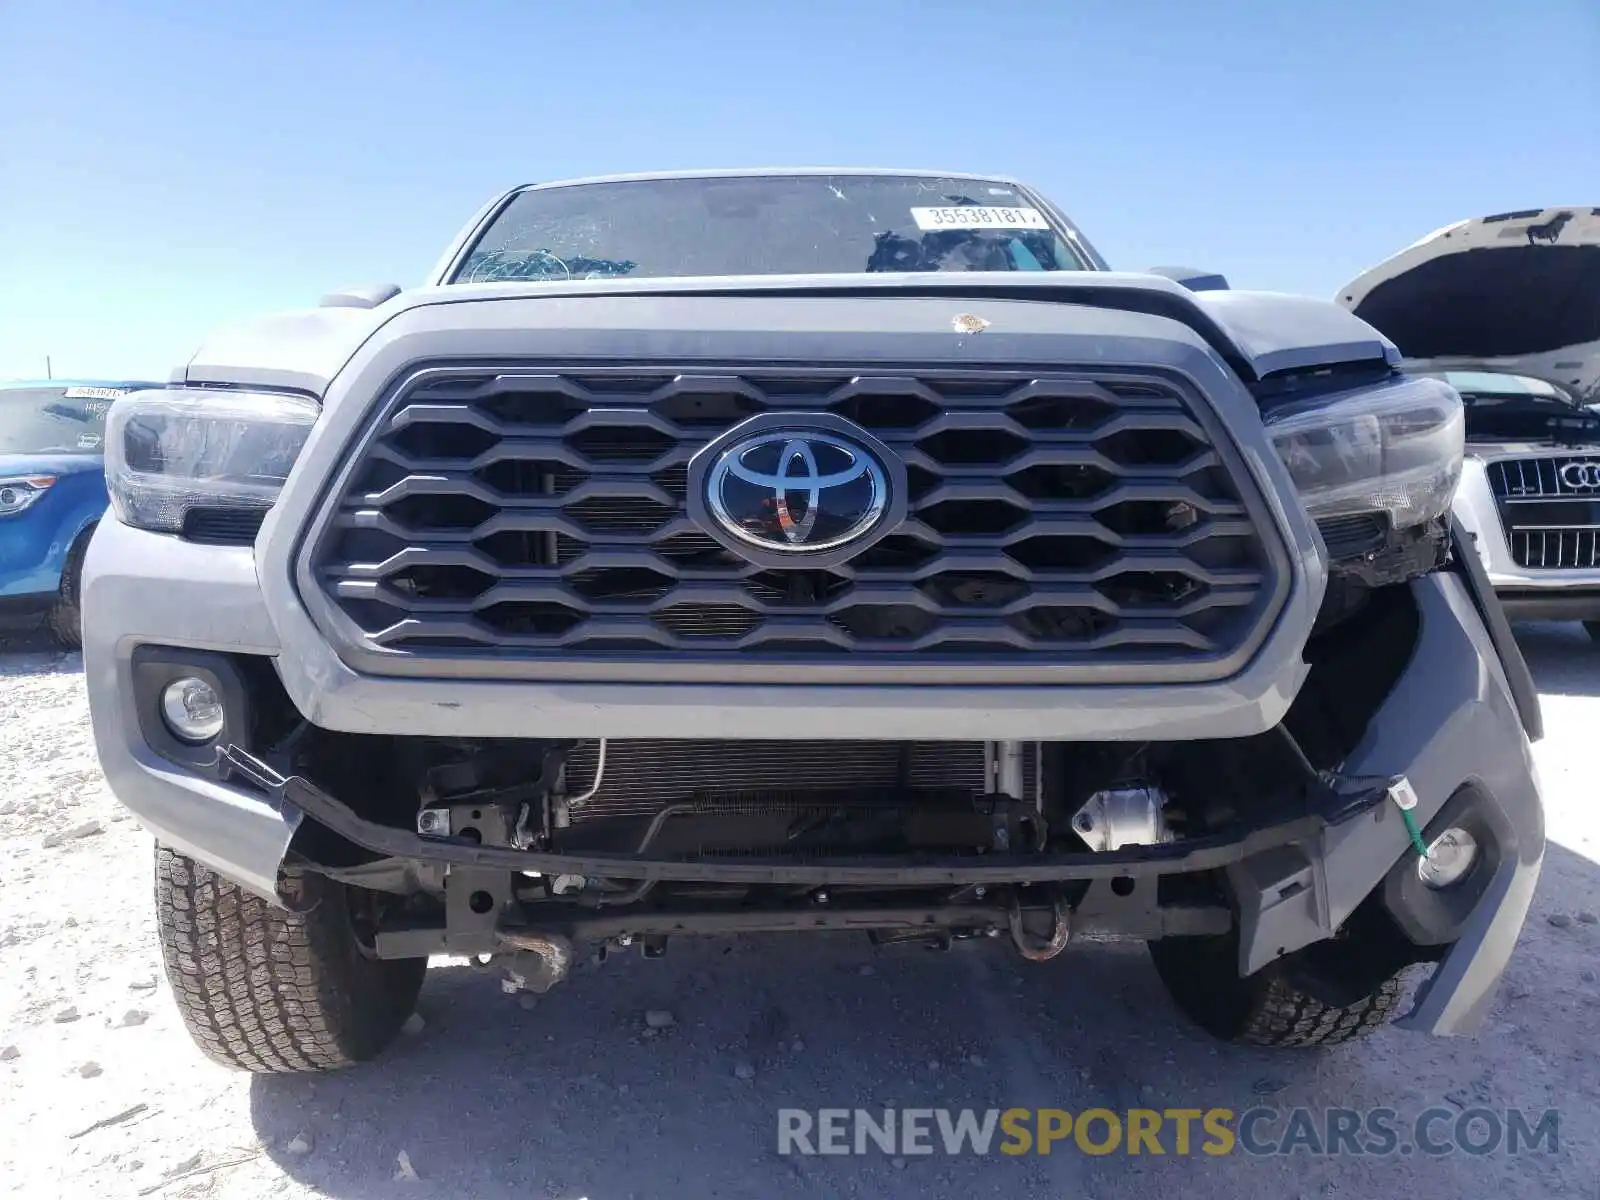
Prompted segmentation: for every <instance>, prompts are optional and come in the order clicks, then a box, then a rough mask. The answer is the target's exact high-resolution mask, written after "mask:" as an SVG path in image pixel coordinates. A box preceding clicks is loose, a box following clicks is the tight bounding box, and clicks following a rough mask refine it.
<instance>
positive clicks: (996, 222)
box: [911, 204, 1050, 230]
mask: <svg viewBox="0 0 1600 1200" xmlns="http://www.w3.org/2000/svg"><path fill="white" fill-rule="evenodd" d="M911 219H912V220H913V221H915V222H916V223H917V228H918V229H927V230H933V229H1049V228H1050V223H1049V222H1048V221H1046V220H1045V219H1044V214H1042V213H1041V212H1040V211H1039V210H1038V209H1036V208H999V207H993V206H988V205H984V206H980V205H976V204H963V205H960V206H957V207H952V208H913V209H912V210H911Z"/></svg>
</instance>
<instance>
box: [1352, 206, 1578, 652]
mask: <svg viewBox="0 0 1600 1200" xmlns="http://www.w3.org/2000/svg"><path fill="white" fill-rule="evenodd" d="M1338 299H1339V302H1340V303H1341V304H1343V305H1344V306H1345V307H1347V308H1349V309H1350V310H1351V311H1352V312H1354V313H1355V314H1356V315H1357V316H1360V317H1362V318H1364V319H1365V320H1367V321H1369V322H1370V323H1372V324H1373V325H1376V326H1377V327H1378V328H1379V329H1381V330H1382V331H1383V332H1384V333H1386V334H1387V335H1388V336H1389V337H1390V338H1391V339H1393V340H1394V342H1395V343H1396V344H1397V345H1398V346H1399V347H1400V350H1401V353H1402V354H1404V355H1405V364H1404V365H1405V367H1406V369H1407V370H1409V371H1411V372H1413V373H1417V374H1428V375H1434V376H1437V377H1438V378H1441V379H1444V380H1447V381H1448V382H1449V383H1451V384H1452V385H1453V386H1454V387H1455V388H1456V390H1457V391H1459V392H1460V393H1461V396H1462V399H1463V401H1464V402H1465V406H1466V419H1467V459H1466V463H1465V465H1464V467H1463V470H1462V476H1461V486H1460V489H1459V490H1458V491H1457V493H1456V501H1455V511H1456V515H1457V516H1458V517H1459V518H1460V520H1461V523H1462V525H1463V526H1465V528H1466V529H1467V531H1468V532H1469V533H1470V535H1471V537H1472V540H1473V542H1474V544H1475V545H1476V546H1477V550H1478V554H1479V556H1480V557H1481V558H1482V559H1483V564H1484V566H1485V568H1487V570H1488V573H1489V579H1490V581H1491V582H1492V583H1493V585H1494V589H1495V592H1496V594H1497V595H1498V596H1499V597H1500V599H1501V601H1502V603H1503V604H1504V606H1505V609H1506V613H1507V615H1508V616H1509V617H1511V618H1512V619H1513V620H1519V619H1520V620H1578V621H1582V622H1583V623H1584V627H1585V628H1586V629H1587V630H1588V631H1589V633H1590V636H1591V637H1595V638H1596V639H1597V640H1600V415H1597V414H1596V413H1595V412H1594V411H1593V408H1594V406H1595V402H1596V401H1600V208H1580V207H1568V208H1542V209H1526V210H1523V211H1520V212H1511V213H1501V214H1499V215H1497V216H1490V217H1480V218H1477V219H1475V220H1471V221H1462V222H1460V223H1458V224H1455V225H1451V226H1449V227H1447V228H1445V229H1441V230H1439V231H1438V232H1436V233H1434V234H1431V235H1429V236H1428V237H1426V238H1423V239H1422V240H1421V241H1419V242H1416V243H1415V244H1413V245H1411V246H1409V247H1407V248H1406V249H1405V250H1402V251H1401V252H1400V253H1399V254H1397V255H1395V256H1394V257H1393V258H1390V259H1388V260H1387V261H1385V262H1383V263H1381V264H1380V265H1378V266H1376V267H1374V268H1372V269H1371V270H1369V271H1367V272H1366V273H1365V274H1363V275H1361V276H1360V277H1359V278H1358V279H1356V280H1355V281H1354V282H1353V283H1351V284H1349V285H1348V286H1346V287H1345V288H1344V289H1343V290H1342V291H1340V293H1339V297H1338Z"/></svg>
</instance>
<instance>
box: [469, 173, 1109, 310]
mask: <svg viewBox="0 0 1600 1200" xmlns="http://www.w3.org/2000/svg"><path fill="white" fill-rule="evenodd" d="M1086 269H1092V268H1091V267H1089V266H1088V265H1087V264H1086V263H1085V261H1084V258H1083V257H1082V255H1081V253H1080V251H1079V250H1078V249H1077V248H1076V247H1075V246H1074V245H1073V243H1072V241H1071V239H1070V238H1069V237H1067V236H1066V232H1065V231H1064V230H1061V229H1057V228H1056V227H1055V224H1054V222H1053V221H1052V219H1051V218H1050V217H1048V216H1047V215H1046V214H1045V213H1044V212H1043V211H1041V210H1040V209H1039V208H1037V207H1035V206H1034V205H1033V204H1032V203H1031V202H1030V198H1029V197H1028V196H1026V195H1025V194H1023V193H1021V192H1019V191H1018V189H1016V188H1015V187H1013V186H1012V185H1010V184H1006V183H1001V182H998V181H996V182H986V181H984V180H973V179H937V178H933V177H931V176H928V177H921V176H909V175H831V176H830V175H775V176H768V175H752V176H737V177H721V176H719V177H707V178H681V179H644V180H627V181H619V182H614V183H586V184H575V185H571V186H564V187H552V188H531V189H529V190H526V191H523V192H520V193H518V195H517V196H516V197H515V198H514V199H513V200H512V201H511V202H510V203H509V204H508V205H506V207H505V208H503V209H502V210H501V211H500V214H499V215H498V216H497V217H496V218H495V219H494V221H493V222H492V223H491V224H490V226H489V228H488V229H487V230H486V231H485V232H484V234H483V235H482V236H481V237H480V238H479V239H478V242H477V244H476V245H475V246H474V247H473V249H472V252H471V253H470V254H469V255H468V256H467V259H466V262H465V263H464V264H463V265H462V266H461V268H460V269H459V270H458V271H457V272H456V275H455V277H454V279H453V280H452V282H454V283H482V282H490V281H497V280H528V279H550V280H566V279H597V278H598V279H603V278H615V277H620V276H629V277H643V278H652V277H654V278H661V277H670V276H697V275H698V276H708V275H812V274H822V275H837V274H855V273H858V272H877V271H1081V270H1086Z"/></svg>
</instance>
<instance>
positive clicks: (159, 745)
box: [133, 645, 253, 768]
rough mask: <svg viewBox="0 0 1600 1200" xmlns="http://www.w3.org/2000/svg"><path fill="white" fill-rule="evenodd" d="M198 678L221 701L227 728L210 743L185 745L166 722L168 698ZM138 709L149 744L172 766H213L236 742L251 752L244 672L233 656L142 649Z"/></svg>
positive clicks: (136, 659)
mask: <svg viewBox="0 0 1600 1200" xmlns="http://www.w3.org/2000/svg"><path fill="white" fill-rule="evenodd" d="M186 678H193V679H198V680H200V681H201V682H202V683H205V684H206V685H208V686H209V687H211V688H212V690H214V691H215V692H216V694H217V697H218V698H219V699H220V700H221V702H222V728H221V729H220V730H218V731H217V733H216V734H215V735H214V736H213V737H211V738H208V739H206V740H205V741H200V742H193V741H186V740H184V739H183V738H181V737H179V736H177V734H175V733H174V732H173V730H172V728H171V727H170V726H169V725H168V723H167V717H166V713H165V711H164V704H163V699H164V697H165V696H166V692H167V689H168V688H169V687H171V685H172V684H174V683H176V682H178V681H179V680H181V679H186ZM133 692H134V697H133V699H134V708H135V712H136V713H137V716H138V722H139V730H140V732H141V733H142V734H143V735H144V740H145V743H146V744H147V745H148V746H149V747H150V748H151V749H152V750H153V751H155V752H156V754H158V755H160V756H161V757H162V758H164V759H166V760H167V761H169V762H173V763H177V764H179V765H182V766H185V767H191V768H208V767H214V766H215V765H216V761H217V752H218V750H220V749H221V748H222V747H224V746H227V745H229V744H234V745H238V746H241V747H243V748H246V749H248V748H249V745H250V740H251V739H250V731H251V729H252V728H253V725H252V719H251V706H250V698H249V690H248V688H247V687H246V684H245V677H244V673H243V672H242V671H241V670H240V668H239V666H238V665H237V664H235V663H234V662H233V661H232V658H231V656H229V655H226V654H219V653H217V652H215V651H210V650H187V649H183V648H181V647H175V646H154V645H145V646H138V647H136V648H135V649H134V651H133Z"/></svg>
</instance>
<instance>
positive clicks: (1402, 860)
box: [1382, 782, 1518, 946]
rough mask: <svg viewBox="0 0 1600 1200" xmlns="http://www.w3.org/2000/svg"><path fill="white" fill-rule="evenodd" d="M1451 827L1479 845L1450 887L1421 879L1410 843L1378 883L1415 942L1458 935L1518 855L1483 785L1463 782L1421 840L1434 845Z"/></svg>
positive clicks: (1440, 941) (1438, 942) (1436, 942)
mask: <svg viewBox="0 0 1600 1200" xmlns="http://www.w3.org/2000/svg"><path fill="white" fill-rule="evenodd" d="M1397 815H1398V814H1397ZM1451 828H1460V829H1464V830H1465V831H1466V832H1468V833H1470V834H1471V835H1472V836H1473V837H1474V838H1475V839H1476V840H1477V843H1478V854H1477V857H1476V858H1475V859H1474V861H1473V863H1472V866H1471V867H1469V868H1468V869H1467V870H1466V872H1465V873H1463V874H1462V876H1461V878H1459V879H1457V880H1456V881H1455V882H1454V883H1452V884H1450V886H1448V887H1442V888H1438V887H1430V886H1429V885H1428V884H1427V883H1425V882H1423V879H1422V876H1421V874H1420V873H1419V872H1418V870H1417V861H1418V860H1417V852H1416V850H1415V849H1413V848H1411V846H1410V845H1409V843H1408V845H1407V847H1406V850H1405V853H1403V854H1402V855H1401V856H1400V857H1399V859H1398V860H1396V861H1395V863H1394V865H1393V866H1391V867H1390V868H1389V872H1388V874H1387V875H1386V876H1385V877H1384V881H1383V884H1382V888H1383V902H1384V907H1385V908H1387V909H1388V910H1389V913H1390V915H1391V916H1393V917H1394V920H1395V923H1396V924H1397V925H1398V926H1399V927H1400V930H1401V932H1402V933H1404V934H1405V936H1406V937H1407V938H1408V939H1409V940H1410V941H1411V942H1412V943H1413V944H1415V945H1418V946H1443V945H1446V944H1448V943H1450V942H1453V941H1455V940H1456V939H1458V938H1459V937H1460V936H1461V931H1462V930H1463V929H1464V928H1465V927H1466V923H1467V920H1468V919H1469V918H1470V917H1471V915H1472V913H1473V910H1474V909H1476V908H1477V906H1478V902H1479V901H1480V900H1482V899H1483V897H1484V896H1485V895H1486V894H1487V893H1488V892H1489V890H1490V885H1491V884H1492V883H1493V881H1494V879H1495V877H1496V876H1497V875H1499V874H1500V872H1501V870H1502V869H1503V868H1507V867H1510V866H1512V865H1514V863H1515V861H1516V858H1517V853H1518V841H1517V831H1516V830H1515V829H1514V828H1513V827H1512V824H1511V822H1510V820H1509V819H1508V818H1507V817H1506V814H1505V812H1504V811H1503V810H1502V809H1501V808H1500V805H1499V804H1498V803H1496V802H1495V799H1494V796H1493V794H1492V793H1490V792H1489V791H1488V789H1487V788H1485V787H1484V786H1483V785H1482V784H1481V783H1477V782H1471V783H1465V784H1462V785H1461V786H1460V787H1459V788H1457V789H1456V790H1455V791H1454V792H1453V793H1452V794H1451V796H1450V798H1449V799H1448V800H1446V801H1445V802H1444V803H1443V804H1442V805H1440V806H1439V811H1438V812H1436V813H1435V814H1434V815H1433V817H1432V819H1431V820H1429V821H1428V823H1427V825H1425V826H1424V827H1423V830H1422V840H1423V843H1424V844H1425V845H1429V846H1431V845H1433V843H1434V842H1435V841H1436V840H1437V839H1438V838H1439V837H1441V836H1442V835H1443V834H1444V832H1445V830H1447V829H1451Z"/></svg>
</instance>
